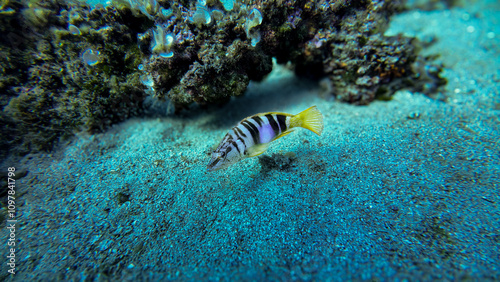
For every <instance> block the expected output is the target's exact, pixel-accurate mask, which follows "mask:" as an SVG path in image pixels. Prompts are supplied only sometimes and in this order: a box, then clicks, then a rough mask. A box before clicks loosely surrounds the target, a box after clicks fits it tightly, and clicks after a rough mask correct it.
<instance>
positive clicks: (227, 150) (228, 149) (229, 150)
mask: <svg viewBox="0 0 500 282" xmlns="http://www.w3.org/2000/svg"><path fill="white" fill-rule="evenodd" d="M230 143H231V144H232V143H234V141H230ZM232 150H233V148H231V146H228V147H227V149H226V156H227V154H229V152H231V151H232Z"/></svg>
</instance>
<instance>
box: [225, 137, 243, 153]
mask: <svg viewBox="0 0 500 282" xmlns="http://www.w3.org/2000/svg"><path fill="white" fill-rule="evenodd" d="M229 142H230V143H231V145H233V147H235V148H236V151H238V154H241V152H240V148H238V144H236V142H234V141H233V140H231V141H229ZM229 151H231V147H229V148H228V149H227V151H226V154H227V153H229Z"/></svg>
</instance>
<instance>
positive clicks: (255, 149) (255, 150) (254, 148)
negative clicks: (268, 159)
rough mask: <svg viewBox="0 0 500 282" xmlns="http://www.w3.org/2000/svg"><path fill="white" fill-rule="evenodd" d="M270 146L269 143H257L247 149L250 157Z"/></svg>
mask: <svg viewBox="0 0 500 282" xmlns="http://www.w3.org/2000/svg"><path fill="white" fill-rule="evenodd" d="M267 148H269V143H263V144H257V145H253V146H252V147H250V148H248V149H247V154H248V155H247V156H248V157H255V156H258V155H260V154H262V153H264V152H265V151H266V150H267Z"/></svg>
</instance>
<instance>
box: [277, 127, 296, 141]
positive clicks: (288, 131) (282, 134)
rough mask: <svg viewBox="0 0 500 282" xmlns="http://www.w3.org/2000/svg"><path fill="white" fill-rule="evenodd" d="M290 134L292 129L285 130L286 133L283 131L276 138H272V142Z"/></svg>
mask: <svg viewBox="0 0 500 282" xmlns="http://www.w3.org/2000/svg"><path fill="white" fill-rule="evenodd" d="M292 132H293V129H289V130H287V131H285V132H282V133H281V134H280V135H278V136H276V137H274V138H273V141H274V140H276V139H279V138H281V137H283V136H285V135H288V134H290V133H292Z"/></svg>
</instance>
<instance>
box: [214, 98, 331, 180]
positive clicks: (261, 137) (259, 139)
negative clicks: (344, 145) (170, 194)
mask: <svg viewBox="0 0 500 282" xmlns="http://www.w3.org/2000/svg"><path fill="white" fill-rule="evenodd" d="M296 127H303V128H306V129H309V130H311V131H312V132H314V133H316V134H318V135H321V132H322V131H323V115H322V114H321V112H320V111H319V110H318V108H317V107H316V106H313V107H310V108H308V109H307V110H305V111H303V112H300V113H298V114H296V115H292V114H287V113H278V112H269V113H261V114H256V115H253V116H250V117H247V118H245V119H244V120H242V121H241V122H240V123H238V125H236V126H235V127H233V128H232V129H231V130H230V131H229V132H228V133H227V134H226V136H225V137H224V139H222V141H221V142H220V144H219V146H218V147H217V149H216V150H215V151H214V152H213V153H212V158H211V160H210V163H209V164H208V166H207V169H208V171H215V170H219V169H222V168H227V167H228V166H230V165H232V164H234V163H236V162H238V161H240V160H242V159H245V158H249V157H255V156H258V155H260V154H262V153H264V152H265V151H266V150H267V148H268V147H269V144H270V143H271V142H272V141H274V140H276V139H278V138H281V137H283V136H285V135H287V134H289V133H290V132H292V131H293V129H294V128H296Z"/></svg>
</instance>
